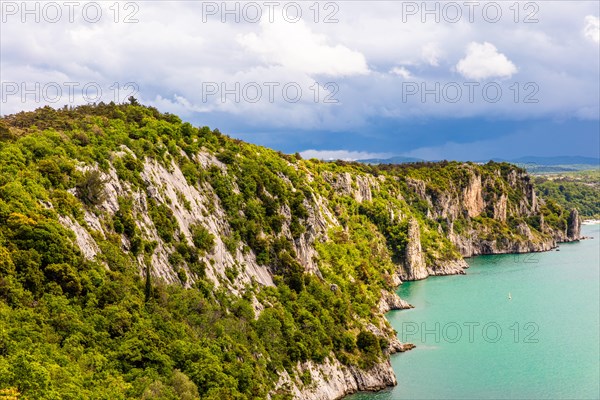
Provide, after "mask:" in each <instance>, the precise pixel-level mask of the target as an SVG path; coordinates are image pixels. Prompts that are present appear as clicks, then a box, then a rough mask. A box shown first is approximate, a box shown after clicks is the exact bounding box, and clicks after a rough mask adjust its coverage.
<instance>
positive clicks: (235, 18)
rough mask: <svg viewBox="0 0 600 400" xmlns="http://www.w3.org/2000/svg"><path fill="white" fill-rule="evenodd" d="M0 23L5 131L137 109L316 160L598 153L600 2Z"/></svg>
mask: <svg viewBox="0 0 600 400" xmlns="http://www.w3.org/2000/svg"><path fill="white" fill-rule="evenodd" d="M0 6H1V12H2V15H1V21H0V22H1V24H0V80H1V83H2V87H1V91H2V93H1V103H0V106H1V107H2V109H1V110H0V113H1V114H10V113H13V112H18V111H20V110H29V109H34V108H36V107H39V106H41V105H45V104H50V105H52V106H55V107H60V106H63V105H65V104H70V105H75V104H81V103H84V102H86V101H105V102H108V101H111V100H116V101H120V102H122V101H124V100H125V99H126V98H127V97H128V96H129V95H131V94H134V95H135V97H136V98H138V99H139V100H140V101H141V102H142V103H144V104H147V105H152V106H155V107H157V108H158V109H160V110H161V111H168V112H172V113H176V114H178V115H180V116H181V117H182V118H183V119H185V120H188V121H190V122H192V123H194V124H195V125H201V126H202V125H208V126H210V127H212V128H219V129H220V130H221V131H222V132H225V133H228V134H230V135H231V136H235V137H239V138H242V139H244V140H247V141H250V142H254V143H258V144H262V145H266V146H269V147H273V148H276V149H278V150H282V151H284V152H296V151H298V152H303V154H305V155H310V156H319V157H324V158H329V157H336V158H354V159H356V158H370V157H385V156H392V155H404V156H412V157H419V158H425V159H463V160H465V159H474V160H481V159H486V158H491V157H502V158H513V157H520V156H525V155H538V156H552V155H583V156H594V157H598V156H599V152H600V121H599V120H600V115H599V113H600V111H599V109H600V99H599V97H600V78H599V76H600V72H599V63H600V61H599V60H600V54H599V49H600V39H599V35H600V34H599V29H600V28H599V20H598V17H599V14H600V3H599V2H598V1H589V2H588V1H537V2H532V1H524V2H516V1H497V2H484V1H471V2H466V1H465V2H463V1H459V2H448V1H444V2H433V1H430V2H422V1H418V2H410V1H395V2H385V1H359V0H353V1H319V2H317V1H304V2H284V1H264V2H261V1H257V2H235V1H228V2H221V1H218V2H211V1H182V2H177V1H155V0H153V1H129V2H128V1H121V2H114V1H109V2H108V1H107V2H77V1H74V2H62V1H56V2H36V1H29V2H27V3H23V2H21V1H14V2H13V1H4V0H3V1H0ZM100 92H101V93H100Z"/></svg>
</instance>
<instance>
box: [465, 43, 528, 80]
mask: <svg viewBox="0 0 600 400" xmlns="http://www.w3.org/2000/svg"><path fill="white" fill-rule="evenodd" d="M456 70H457V71H458V72H459V73H460V74H461V75H462V76H464V77H465V78H468V79H476V80H483V79H487V78H510V77H511V76H512V75H513V74H515V73H516V72H517V67H516V66H515V64H513V63H512V61H510V60H509V59H508V58H506V56H505V55H504V54H502V53H499V52H498V49H497V48H496V46H494V45H493V44H491V43H489V42H483V43H477V42H471V43H469V46H468V47H467V55H466V57H465V58H463V59H461V60H460V61H459V62H458V64H456Z"/></svg>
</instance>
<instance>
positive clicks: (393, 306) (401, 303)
mask: <svg viewBox="0 0 600 400" xmlns="http://www.w3.org/2000/svg"><path fill="white" fill-rule="evenodd" d="M378 308H379V312H381V313H382V314H385V313H386V312H388V311H391V310H406V309H409V308H413V306H412V305H410V304H408V302H407V301H405V300H402V299H401V298H400V296H398V295H397V294H396V293H392V292H388V291H387V290H382V291H381V300H379V306H378Z"/></svg>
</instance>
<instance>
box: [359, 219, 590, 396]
mask: <svg viewBox="0 0 600 400" xmlns="http://www.w3.org/2000/svg"><path fill="white" fill-rule="evenodd" d="M582 233H583V234H584V235H586V236H592V237H593V239H591V240H583V241H581V242H577V243H565V244H561V245H560V247H559V249H560V251H550V252H545V253H533V254H522V255H494V256H480V257H475V258H472V259H470V260H468V262H469V265H470V268H469V270H468V271H467V275H465V276H447V277H431V278H428V279H426V280H423V281H418V282H407V283H404V284H403V285H401V287H400V288H399V290H398V294H399V295H400V296H401V297H402V298H403V299H405V300H407V301H408V302H410V303H411V304H413V305H414V306H415V309H412V310H403V311H392V312H390V313H389V314H388V315H387V317H388V319H389V321H390V322H391V324H392V325H393V326H394V328H395V329H396V330H397V331H398V337H399V338H400V340H401V341H407V342H411V343H414V344H416V345H417V347H416V348H415V349H414V350H412V351H409V352H406V353H402V354H398V355H394V356H392V364H393V367H394V371H395V372H396V376H397V378H398V386H397V387H395V388H393V389H390V390H387V391H383V392H380V393H364V394H358V395H354V396H351V397H349V398H350V399H352V400H359V399H360V400H367V399H368V400H392V399H394V400H396V399H436V400H437V399H598V398H600V384H599V382H600V370H599V365H600V361H599V360H600V350H599V343H600V333H599V332H600V323H599V318H600V298H599V288H600V275H599V267H600V225H586V226H583V232H582ZM509 296H510V298H509Z"/></svg>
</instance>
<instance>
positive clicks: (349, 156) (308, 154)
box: [300, 150, 393, 161]
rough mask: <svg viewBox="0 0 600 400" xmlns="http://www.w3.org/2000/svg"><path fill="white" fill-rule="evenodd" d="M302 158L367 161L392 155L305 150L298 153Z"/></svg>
mask: <svg viewBox="0 0 600 400" xmlns="http://www.w3.org/2000/svg"><path fill="white" fill-rule="evenodd" d="M300 155H301V156H302V158H305V159H310V158H317V159H319V160H344V161H356V160H368V159H371V158H390V157H392V156H393V154H390V153H369V152H366V151H349V150H305V151H302V152H300Z"/></svg>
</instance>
